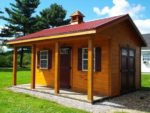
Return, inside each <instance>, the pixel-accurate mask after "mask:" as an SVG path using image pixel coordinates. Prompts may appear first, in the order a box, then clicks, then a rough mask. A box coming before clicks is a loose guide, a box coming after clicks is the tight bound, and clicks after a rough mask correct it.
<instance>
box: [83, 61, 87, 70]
mask: <svg viewBox="0 0 150 113" xmlns="http://www.w3.org/2000/svg"><path fill="white" fill-rule="evenodd" d="M87 69H88V60H83V70H87Z"/></svg>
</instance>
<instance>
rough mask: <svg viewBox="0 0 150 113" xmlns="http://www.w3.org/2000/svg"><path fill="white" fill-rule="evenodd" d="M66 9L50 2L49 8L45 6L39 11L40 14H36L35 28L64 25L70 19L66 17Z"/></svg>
mask: <svg viewBox="0 0 150 113" xmlns="http://www.w3.org/2000/svg"><path fill="white" fill-rule="evenodd" d="M66 14H67V12H66V10H65V9H64V8H63V7H62V6H61V5H58V4H56V3H54V4H51V5H50V7H49V8H46V9H44V10H42V11H41V12H40V16H37V18H36V19H37V23H36V26H35V27H36V29H37V30H41V29H46V28H50V27H56V26H61V25H66V24H68V23H69V22H70V19H66V20H65V17H66Z"/></svg>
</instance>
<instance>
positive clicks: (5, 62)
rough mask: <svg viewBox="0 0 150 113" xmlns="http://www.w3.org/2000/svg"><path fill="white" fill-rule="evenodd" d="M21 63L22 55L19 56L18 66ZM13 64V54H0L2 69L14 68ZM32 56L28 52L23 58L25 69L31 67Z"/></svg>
mask: <svg viewBox="0 0 150 113" xmlns="http://www.w3.org/2000/svg"><path fill="white" fill-rule="evenodd" d="M19 62H20V55H19V54H18V56H17V64H19ZM12 63H13V53H12V52H7V53H3V54H0V67H12V65H13V64H12ZM30 64H31V55H30V53H29V52H28V51H25V53H24V58H23V65H24V67H30Z"/></svg>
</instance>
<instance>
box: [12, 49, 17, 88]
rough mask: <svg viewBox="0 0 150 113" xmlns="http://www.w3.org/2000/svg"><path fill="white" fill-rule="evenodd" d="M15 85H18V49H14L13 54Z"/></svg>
mask: <svg viewBox="0 0 150 113" xmlns="http://www.w3.org/2000/svg"><path fill="white" fill-rule="evenodd" d="M13 85H14V86H16V85H17V47H14V52H13Z"/></svg>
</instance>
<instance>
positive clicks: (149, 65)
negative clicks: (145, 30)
mask: <svg viewBox="0 0 150 113" xmlns="http://www.w3.org/2000/svg"><path fill="white" fill-rule="evenodd" d="M143 37H144V39H145V41H146V43H147V47H142V51H141V69H142V72H150V34H144V35H143Z"/></svg>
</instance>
